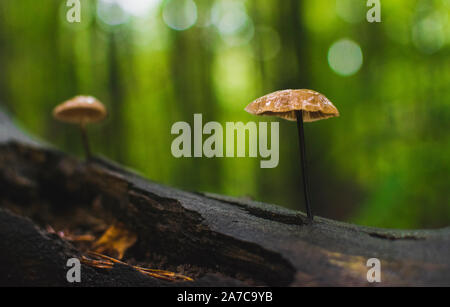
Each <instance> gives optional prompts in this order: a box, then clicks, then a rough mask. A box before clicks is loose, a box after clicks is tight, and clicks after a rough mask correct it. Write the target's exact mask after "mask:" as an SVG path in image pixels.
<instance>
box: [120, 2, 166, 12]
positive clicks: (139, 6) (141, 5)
mask: <svg viewBox="0 0 450 307" xmlns="http://www.w3.org/2000/svg"><path fill="white" fill-rule="evenodd" d="M117 2H118V4H119V5H120V7H121V8H122V9H123V10H124V11H125V12H127V13H129V14H131V15H134V16H144V15H146V14H148V13H149V12H150V11H151V10H153V9H154V8H156V7H158V5H159V4H160V3H161V0H117Z"/></svg>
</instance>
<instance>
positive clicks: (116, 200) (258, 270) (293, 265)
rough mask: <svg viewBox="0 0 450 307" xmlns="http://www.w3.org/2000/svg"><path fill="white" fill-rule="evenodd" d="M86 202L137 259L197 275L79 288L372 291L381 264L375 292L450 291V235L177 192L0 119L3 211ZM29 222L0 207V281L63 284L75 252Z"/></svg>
mask: <svg viewBox="0 0 450 307" xmlns="http://www.w3.org/2000/svg"><path fill="white" fill-rule="evenodd" d="M95 200H97V202H98V201H99V200H100V202H101V204H102V210H104V212H105V215H108V216H111V217H113V218H114V219H115V220H117V221H120V222H122V223H123V224H125V225H126V226H127V227H128V228H129V229H131V230H132V231H134V232H135V233H136V234H137V235H138V240H137V243H136V246H134V247H133V248H132V250H130V253H132V254H133V256H134V257H135V258H138V259H139V258H140V259H145V257H148V255H149V254H152V255H157V256H158V257H162V258H164V261H165V263H167V264H169V265H172V266H177V265H184V266H195V267H197V268H200V269H201V270H202V272H204V273H203V274H201V276H199V278H197V279H196V281H195V282H193V283H192V282H185V283H175V284H174V283H170V284H169V283H167V282H164V281H160V280H157V279H153V278H150V277H147V276H144V275H142V274H140V273H139V272H137V271H134V270H133V269H129V268H127V267H120V266H116V267H115V268H114V269H112V270H98V269H94V268H91V267H87V266H85V265H83V266H82V283H81V284H79V285H81V286H91V285H117V286H128V285H134V286H135V285H139V286H140V285H148V286H166V285H190V286H197V285H211V286H212V285H238V284H242V285H279V286H288V285H290V286H301V285H370V284H369V283H368V282H367V279H366V274H367V270H368V269H369V268H368V267H366V262H367V259H369V258H373V257H375V258H379V259H380V261H381V272H382V283H381V284H380V285H447V286H448V285H450V257H449V255H450V228H444V229H438V230H417V231H408V230H404V231H403V230H386V229H376V228H367V227H360V226H355V225H350V224H345V223H340V222H337V221H332V220H327V219H323V218H320V217H317V218H316V219H315V221H314V223H313V224H312V225H307V224H306V223H305V221H306V217H305V216H304V215H303V214H299V213H298V212H293V211H290V210H287V209H284V208H281V207H278V206H274V205H270V204H265V203H260V202H255V201H251V200H247V199H238V198H232V197H227V196H222V195H214V194H208V193H191V192H185V191H181V190H178V189H175V188H171V187H167V186H164V185H161V184H158V183H155V182H152V181H149V180H147V179H144V178H142V177H141V176H138V175H136V174H135V173H133V172H130V171H129V170H126V169H125V168H123V167H122V166H119V165H115V164H113V163H112V162H108V161H106V160H104V159H100V158H95V159H92V160H91V161H89V162H84V161H81V160H78V159H76V158H74V157H71V156H69V155H67V154H66V153H63V152H61V151H58V150H55V149H53V148H51V147H50V146H49V145H44V144H42V143H39V142H36V141H34V140H32V139H30V138H29V137H26V136H25V135H24V134H22V133H21V132H20V131H19V130H18V129H16V128H15V127H14V126H13V125H12V124H11V122H10V121H9V119H8V118H7V116H5V115H4V114H2V113H0V201H1V204H2V205H4V204H5V203H14V204H18V205H19V206H22V207H24V208H26V207H27V206H30V204H32V203H34V204H36V203H38V204H46V205H47V206H49V207H50V208H54V210H56V211H61V212H64V211H65V210H69V209H70V208H73V206H77V205H79V204H85V205H86V204H92V203H93V202H94V201H95ZM86 206H87V205H86ZM38 225H39V223H38V222H37V221H35V220H31V219H29V218H25V217H22V216H19V215H16V214H13V213H11V212H10V211H9V210H7V209H4V208H3V209H2V208H0V251H1V252H0V285H53V286H66V285H72V284H69V283H68V282H67V281H66V271H67V269H68V268H67V267H66V265H65V264H66V261H67V259H68V258H71V257H80V251H78V250H77V249H76V248H75V247H74V246H72V245H71V244H70V243H68V242H67V241H65V240H62V239H60V238H59V237H58V236H56V235H54V234H48V233H47V232H45V231H43V230H41V228H39V227H38ZM39 226H41V225H39Z"/></svg>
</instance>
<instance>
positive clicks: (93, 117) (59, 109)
mask: <svg viewBox="0 0 450 307" xmlns="http://www.w3.org/2000/svg"><path fill="white" fill-rule="evenodd" d="M106 114H107V112H106V108H105V106H104V105H103V104H102V103H101V102H100V101H98V100H97V99H96V98H94V97H92V96H76V97H74V98H72V99H70V100H67V101H65V102H63V103H61V104H60V105H58V106H56V107H55V108H54V109H53V117H54V118H55V119H57V120H59V121H62V122H66V123H71V124H78V125H80V128H81V136H82V138H83V146H84V150H85V153H86V158H87V159H89V158H90V157H91V150H90V148H89V141H88V137H87V134H86V125H87V124H90V123H95V122H99V121H101V120H103V119H104V118H105V117H106Z"/></svg>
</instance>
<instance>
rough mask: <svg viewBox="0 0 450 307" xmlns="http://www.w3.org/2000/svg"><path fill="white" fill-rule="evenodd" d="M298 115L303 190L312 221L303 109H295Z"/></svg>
mask: <svg viewBox="0 0 450 307" xmlns="http://www.w3.org/2000/svg"><path fill="white" fill-rule="evenodd" d="M295 114H296V115H297V129H298V143H299V146H300V153H301V163H302V173H303V192H304V194H305V206H306V213H307V215H308V219H309V220H310V221H311V222H312V220H313V218H314V216H313V213H312V211H311V204H310V199H309V182H308V170H307V167H306V166H307V165H306V164H307V163H306V149H305V133H304V130H303V111H295Z"/></svg>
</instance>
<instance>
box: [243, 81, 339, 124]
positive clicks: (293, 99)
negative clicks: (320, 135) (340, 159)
mask: <svg viewBox="0 0 450 307" xmlns="http://www.w3.org/2000/svg"><path fill="white" fill-rule="evenodd" d="M297 110H303V121H305V122H313V121H317V120H321V119H326V118H330V117H335V116H339V111H338V109H337V108H336V107H335V106H334V105H333V104H332V103H331V101H330V100H328V98H327V97H325V96H324V95H322V94H320V93H318V92H316V91H313V90H308V89H301V90H282V91H277V92H273V93H270V94H268V95H265V96H263V97H260V98H258V99H256V100H255V101H253V102H251V103H250V104H249V105H248V106H247V107H246V108H245V111H247V112H248V113H250V114H255V115H269V116H278V117H281V118H284V119H287V120H292V121H295V120H296V119H297V117H296V115H295V111H297Z"/></svg>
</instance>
